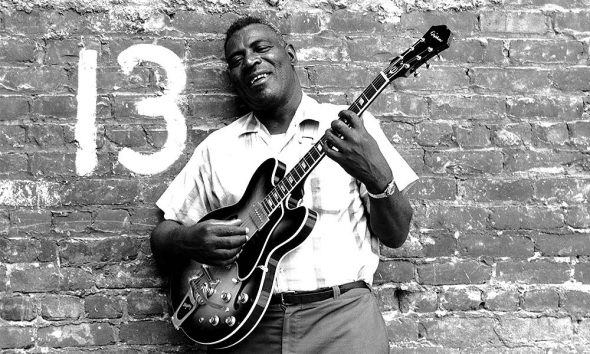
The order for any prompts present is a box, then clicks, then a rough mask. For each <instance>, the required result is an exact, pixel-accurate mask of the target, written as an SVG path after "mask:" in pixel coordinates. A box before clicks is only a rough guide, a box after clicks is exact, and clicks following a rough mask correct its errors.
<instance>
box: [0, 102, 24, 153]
mask: <svg viewBox="0 0 590 354" xmlns="http://www.w3.org/2000/svg"><path fill="white" fill-rule="evenodd" d="M1 102H2V98H0V106H1V105H2V103H1ZM0 120H2V118H0ZM25 141H26V132H25V128H24V127H22V126H18V125H7V126H1V127H0V150H14V149H20V148H23V147H24V144H25Z"/></svg>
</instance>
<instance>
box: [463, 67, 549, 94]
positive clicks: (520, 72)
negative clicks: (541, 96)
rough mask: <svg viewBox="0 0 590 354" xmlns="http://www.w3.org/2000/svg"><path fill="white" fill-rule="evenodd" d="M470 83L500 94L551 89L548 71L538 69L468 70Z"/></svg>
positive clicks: (477, 68)
mask: <svg viewBox="0 0 590 354" xmlns="http://www.w3.org/2000/svg"><path fill="white" fill-rule="evenodd" d="M469 76H470V77H471V81H472V82H471V83H472V85H474V86H475V87H477V88H478V89H481V90H483V91H490V92H502V93H515V94H525V93H537V92H539V91H543V90H547V89H549V88H550V87H551V82H550V80H549V71H548V70H545V69H540V68H502V69H497V68H481V67H476V68H473V69H469Z"/></svg>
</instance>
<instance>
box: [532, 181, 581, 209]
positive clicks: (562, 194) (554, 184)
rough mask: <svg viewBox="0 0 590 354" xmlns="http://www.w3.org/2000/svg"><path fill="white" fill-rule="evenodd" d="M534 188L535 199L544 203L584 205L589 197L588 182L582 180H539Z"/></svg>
mask: <svg viewBox="0 0 590 354" xmlns="http://www.w3.org/2000/svg"><path fill="white" fill-rule="evenodd" d="M534 187H535V199H538V200H540V201H542V202H544V203H559V202H569V203H585V202H586V201H588V199H589V197H590V190H588V181H586V180H582V179H575V180H574V179H565V178H559V179H553V178H547V179H539V180H538V181H536V182H535V184H534Z"/></svg>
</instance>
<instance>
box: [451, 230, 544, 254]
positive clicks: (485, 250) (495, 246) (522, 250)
mask: <svg viewBox="0 0 590 354" xmlns="http://www.w3.org/2000/svg"><path fill="white" fill-rule="evenodd" d="M457 248H458V250H459V254H460V255H462V256H466V257H473V258H477V257H481V256H487V257H511V258H513V259H518V258H529V257H532V256H533V254H534V251H535V245H534V243H533V240H531V238H530V237H528V236H527V235H526V234H525V235H519V234H517V233H501V234H498V235H490V234H476V233H466V234H463V233H462V234H461V235H460V236H459V239H458V246H457Z"/></svg>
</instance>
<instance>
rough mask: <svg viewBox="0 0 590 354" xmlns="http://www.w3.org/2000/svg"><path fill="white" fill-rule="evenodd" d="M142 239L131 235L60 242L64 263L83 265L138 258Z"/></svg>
mask: <svg viewBox="0 0 590 354" xmlns="http://www.w3.org/2000/svg"><path fill="white" fill-rule="evenodd" d="M139 244H140V240H138V239H134V238H130V237H125V236H123V237H115V236H113V237H110V238H105V239H98V240H96V239H84V240H70V241H64V242H60V244H59V256H60V260H61V262H62V263H63V264H67V265H83V264H85V263H92V262H120V261H128V260H132V259H136V258H137V255H138V245H139Z"/></svg>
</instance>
